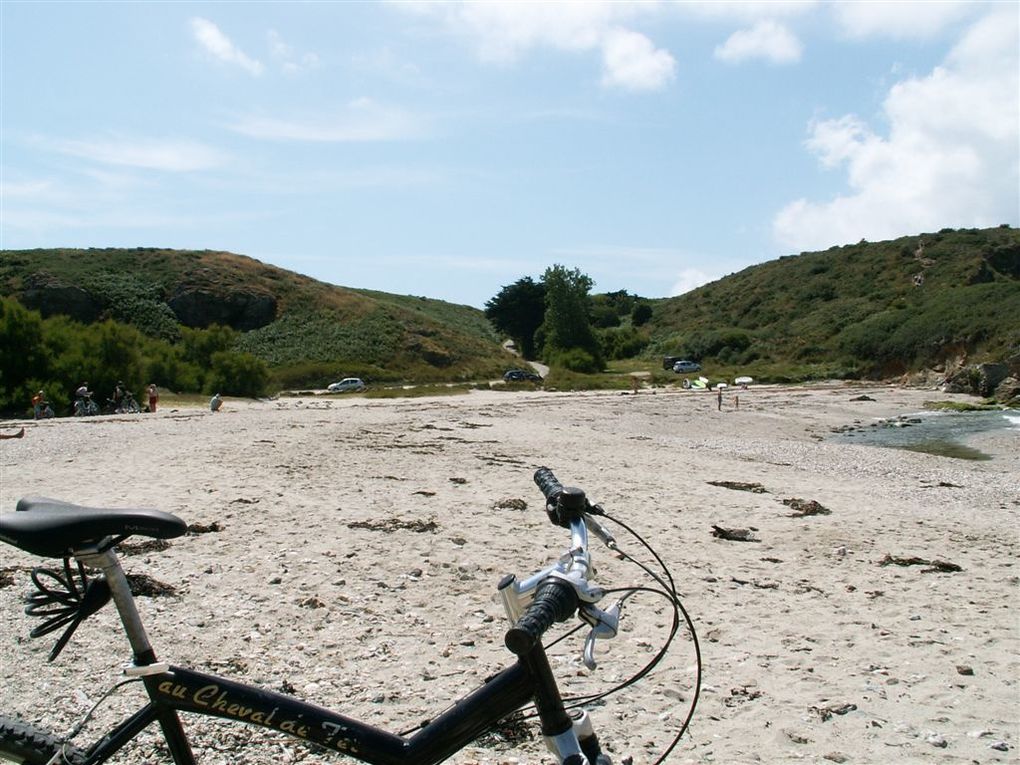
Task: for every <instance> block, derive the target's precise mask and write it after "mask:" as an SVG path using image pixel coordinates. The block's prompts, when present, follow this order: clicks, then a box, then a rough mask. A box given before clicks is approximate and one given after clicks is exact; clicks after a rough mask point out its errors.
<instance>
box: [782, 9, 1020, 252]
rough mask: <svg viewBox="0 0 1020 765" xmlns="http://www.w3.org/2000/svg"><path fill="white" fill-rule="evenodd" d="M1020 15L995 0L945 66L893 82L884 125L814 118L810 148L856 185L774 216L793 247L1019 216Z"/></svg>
mask: <svg viewBox="0 0 1020 765" xmlns="http://www.w3.org/2000/svg"><path fill="white" fill-rule="evenodd" d="M1016 39H1017V15H1016V11H1015V9H1013V8H1008V9H1005V10H1003V9H1001V8H997V9H996V10H995V11H993V12H992V13H991V14H989V15H988V16H986V17H985V18H984V19H982V20H980V21H979V22H978V23H976V24H974V25H973V26H972V27H971V28H970V29H969V30H968V32H967V33H966V35H965V36H964V38H963V39H962V40H961V41H960V42H959V43H958V44H957V45H956V46H955V47H954V48H953V50H952V51H951V52H950V54H949V55H948V56H947V57H946V60H945V62H944V63H943V65H942V66H939V67H936V68H935V69H934V70H933V71H932V72H931V73H930V74H929V75H928V76H926V77H920V78H913V79H908V80H904V81H902V82H899V83H897V84H896V85H895V86H893V87H892V88H891V89H890V91H889V93H888V95H887V97H886V99H885V102H884V104H883V111H884V117H885V119H886V120H887V122H888V125H889V128H888V133H887V135H885V136H883V135H880V134H879V133H878V132H877V131H876V130H875V129H873V128H871V127H869V126H868V124H867V123H865V122H864V121H863V120H861V119H860V118H859V117H856V116H854V115H846V116H843V117H840V118H838V119H832V120H823V121H818V122H815V123H813V124H812V125H811V126H810V128H809V130H810V137H809V138H808V140H807V143H806V146H807V148H808V149H809V150H810V151H812V152H813V153H815V154H816V155H817V156H818V157H819V160H820V162H821V164H822V165H823V166H825V167H829V168H844V167H845V172H846V174H847V185H848V187H849V191H848V192H847V193H846V194H843V195H840V196H837V197H836V198H835V199H832V200H829V201H822V202H818V201H811V200H807V199H799V200H796V201H794V202H792V203H790V204H789V205H787V206H786V207H785V208H784V209H783V210H781V211H780V212H779V214H778V215H777V216H776V218H775V220H774V221H773V230H774V234H775V236H776V238H777V240H778V241H779V242H780V243H781V244H782V245H783V246H785V247H789V248H792V249H793V250H808V249H821V248H824V247H828V246H830V245H833V244H843V243H846V242H854V241H858V240H859V239H861V238H866V239H872V240H876V239H886V238H892V237H896V236H904V235H907V234H912V233H917V232H919V231H930V230H935V229H939V228H944V227H961V226H978V227H980V226H992V225H997V224H999V223H1014V224H1015V223H1016V222H1017V217H1018V214H1020V148H1018V147H1020V98H1018V93H1020V77H1018V72H1020V60H1018V50H1017V45H1016Z"/></svg>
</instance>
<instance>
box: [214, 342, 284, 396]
mask: <svg viewBox="0 0 1020 765" xmlns="http://www.w3.org/2000/svg"><path fill="white" fill-rule="evenodd" d="M268 382H269V369H268V368H267V367H266V364H265V362H263V361H262V360H261V359H257V358H255V357H254V356H252V355H251V354H250V353H236V352H234V351H218V352H216V353H214V354H213V355H212V367H211V369H210V370H209V374H208V376H207V377H206V381H205V392H206V393H226V394H228V395H231V396H247V397H249V398H255V397H257V396H261V395H263V394H264V393H265V392H266V383H268Z"/></svg>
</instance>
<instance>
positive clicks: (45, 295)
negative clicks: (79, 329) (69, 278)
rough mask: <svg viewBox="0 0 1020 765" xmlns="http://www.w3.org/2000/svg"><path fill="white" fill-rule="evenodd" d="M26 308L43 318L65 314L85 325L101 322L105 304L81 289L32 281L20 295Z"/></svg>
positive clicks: (19, 297)
mask: <svg viewBox="0 0 1020 765" xmlns="http://www.w3.org/2000/svg"><path fill="white" fill-rule="evenodd" d="M18 300H20V301H21V304H22V305H23V306H25V307H26V308H30V309H32V310H33V311H38V312H39V313H41V314H42V316H43V318H46V317H49V316H54V315H57V314H63V315H65V316H69V317H70V318H72V319H74V320H75V321H80V322H82V323H83V324H90V323H92V322H94V321H98V320H99V316H100V314H101V313H102V311H103V303H102V301H100V300H99V299H98V298H96V297H94V296H93V295H91V294H90V293H89V292H87V291H86V290H84V289H82V288H81V287H69V286H67V285H65V284H60V283H53V282H46V281H43V280H32V281H31V282H30V283H29V285H28V286H27V287H26V288H25V289H24V290H23V291H22V292H21V293H20V294H19V295H18Z"/></svg>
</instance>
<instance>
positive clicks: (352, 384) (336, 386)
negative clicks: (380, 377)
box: [326, 377, 365, 393]
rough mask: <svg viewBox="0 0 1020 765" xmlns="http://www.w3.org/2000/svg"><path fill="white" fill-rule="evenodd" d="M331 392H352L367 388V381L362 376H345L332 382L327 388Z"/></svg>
mask: <svg viewBox="0 0 1020 765" xmlns="http://www.w3.org/2000/svg"><path fill="white" fill-rule="evenodd" d="M326 390H328V391H329V392H330V393H350V392H351V391H359V390H365V381H364V380H362V379H361V378H360V377H345V378H344V379H342V380H341V381H340V382H335V383H331V384H330V385H329V387H328V388H326Z"/></svg>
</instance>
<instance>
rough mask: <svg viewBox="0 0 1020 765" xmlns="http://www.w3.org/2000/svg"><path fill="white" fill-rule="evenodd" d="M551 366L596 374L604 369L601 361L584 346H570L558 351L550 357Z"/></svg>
mask: <svg viewBox="0 0 1020 765" xmlns="http://www.w3.org/2000/svg"><path fill="white" fill-rule="evenodd" d="M550 362H551V363H550V366H558V367H563V368H564V369H568V370H570V371H571V372H580V373H582V374H594V373H596V372H600V371H602V365H601V362H600V361H599V360H598V359H596V358H595V356H593V355H592V354H590V353H588V351H586V350H584V349H582V348H569V349H567V350H565V351H558V352H556V353H555V354H554V355H553V356H552V358H551V359H550Z"/></svg>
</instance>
